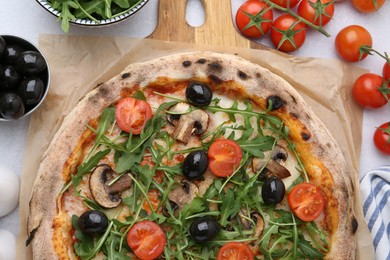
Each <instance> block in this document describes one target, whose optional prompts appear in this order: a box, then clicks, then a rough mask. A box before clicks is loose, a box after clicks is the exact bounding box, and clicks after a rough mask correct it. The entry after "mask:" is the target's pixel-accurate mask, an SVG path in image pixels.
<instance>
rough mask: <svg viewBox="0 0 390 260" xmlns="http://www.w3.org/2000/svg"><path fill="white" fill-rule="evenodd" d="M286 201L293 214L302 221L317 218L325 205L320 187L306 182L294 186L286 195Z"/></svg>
mask: <svg viewBox="0 0 390 260" xmlns="http://www.w3.org/2000/svg"><path fill="white" fill-rule="evenodd" d="M287 201H288V205H289V206H290V209H291V210H292V212H293V213H294V215H295V216H297V217H298V218H300V219H301V220H303V221H313V220H315V219H316V218H318V217H319V216H320V215H321V212H322V211H323V209H324V205H325V199H324V196H323V195H322V193H321V190H320V188H319V187H317V186H316V185H314V184H311V183H307V182H303V183H300V184H298V185H296V186H294V187H293V188H292V189H291V191H290V193H289V194H288V196H287Z"/></svg>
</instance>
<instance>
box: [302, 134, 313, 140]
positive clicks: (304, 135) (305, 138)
mask: <svg viewBox="0 0 390 260" xmlns="http://www.w3.org/2000/svg"><path fill="white" fill-rule="evenodd" d="M301 137H302V140H304V141H309V139H310V138H311V134H310V133H307V132H302V133H301Z"/></svg>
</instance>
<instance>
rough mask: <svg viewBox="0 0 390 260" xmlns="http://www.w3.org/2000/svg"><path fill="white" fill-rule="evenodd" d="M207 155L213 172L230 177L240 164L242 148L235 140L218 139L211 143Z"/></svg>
mask: <svg viewBox="0 0 390 260" xmlns="http://www.w3.org/2000/svg"><path fill="white" fill-rule="evenodd" d="M207 155H208V157H209V167H210V170H211V172H212V173H214V174H215V175H216V176H219V177H228V176H230V175H232V174H233V172H234V171H235V169H237V168H238V166H239V165H240V161H241V159H242V150H241V148H240V146H239V145H238V144H237V143H236V142H235V141H232V140H228V139H225V140H217V141H215V142H214V143H212V144H211V146H210V148H209V151H208V154H207Z"/></svg>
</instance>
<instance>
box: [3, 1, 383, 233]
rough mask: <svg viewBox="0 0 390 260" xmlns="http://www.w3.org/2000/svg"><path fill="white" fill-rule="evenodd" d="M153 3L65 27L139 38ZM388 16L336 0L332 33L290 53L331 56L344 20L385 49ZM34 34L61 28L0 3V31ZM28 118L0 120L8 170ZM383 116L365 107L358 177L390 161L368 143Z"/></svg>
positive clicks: (18, 163) (10, 220)
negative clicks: (115, 19)
mask: <svg viewBox="0 0 390 260" xmlns="http://www.w3.org/2000/svg"><path fill="white" fill-rule="evenodd" d="M172 1H173V0H172ZM176 1H184V0H176ZM198 1H199V0H188V2H189V7H190V8H188V9H187V19H188V20H189V23H190V24H191V25H200V24H201V23H202V21H203V20H204V13H203V12H201V11H199V7H200V6H201V5H200V4H199V2H198ZM214 1H218V0H214ZM243 2H245V0H232V6H233V10H232V13H233V14H234V13H235V11H236V10H237V8H238V7H239V5H240V4H241V3H243ZM157 6H158V0H150V1H149V2H148V3H147V5H146V6H145V7H144V8H143V9H141V10H140V11H139V12H138V13H136V14H135V15H134V16H132V17H130V18H129V19H127V20H126V21H124V22H122V23H119V24H116V25H114V26H110V27H103V28H86V27H77V26H74V25H72V26H71V27H70V34H77V35H109V36H128V37H145V36H147V35H149V34H150V33H152V32H153V30H154V28H155V25H156V22H157ZM389 14H390V2H389V1H387V2H386V3H385V4H384V6H383V7H382V9H380V10H379V11H378V12H377V13H373V14H368V15H365V14H361V13H358V12H357V11H356V10H355V9H353V7H352V6H351V3H350V1H347V0H342V1H340V2H337V3H336V10H335V16H334V20H333V21H332V22H331V23H330V24H329V25H327V27H326V29H327V30H328V32H329V33H330V34H331V35H332V37H330V38H326V37H324V36H322V35H321V34H319V33H317V32H313V31H312V32H309V33H308V35H307V40H306V41H307V42H306V43H305V45H304V46H303V47H302V48H301V49H300V50H299V51H297V52H295V53H294V55H298V56H313V57H325V58H337V55H336V53H335V50H334V39H335V35H336V34H337V32H338V31H339V30H340V29H342V28H343V27H345V26H347V25H350V24H359V25H362V26H364V27H365V28H367V29H368V30H369V31H370V32H371V34H372V37H373V41H374V47H375V48H376V49H378V50H379V51H381V52H383V51H387V52H390V33H389V32H390V29H389V28H390V16H389ZM214 15H215V14H214ZM218 15H230V14H218ZM39 33H50V34H62V33H63V32H62V31H61V28H60V25H59V23H57V22H56V19H55V18H54V17H53V16H52V15H51V14H49V13H48V12H47V11H45V10H44V9H43V8H42V7H41V6H40V5H39V4H38V3H37V2H36V1H34V0H11V1H10V0H8V1H7V0H1V1H0V34H12V35H17V36H21V37H24V38H26V39H28V40H31V41H32V42H34V43H36V44H37V43H38V35H39ZM261 42H262V43H263V44H266V45H269V46H271V45H270V44H271V43H270V41H269V40H267V39H264V40H261ZM358 65H359V66H362V67H365V68H368V69H370V70H371V71H372V72H374V73H378V74H380V73H381V70H382V66H383V61H382V60H381V59H380V58H379V57H368V58H367V59H366V60H364V61H363V62H360V63H359V64H358ZM29 119H30V118H25V119H23V120H19V121H14V122H0V165H4V166H8V167H10V168H12V169H13V170H15V171H16V172H17V173H18V174H19V175H20V174H21V170H22V162H23V155H24V153H25V152H29V153H33V152H34V151H24V146H25V143H26V138H27V129H28V125H29ZM388 120H390V105H389V104H388V105H386V106H385V107H384V108H382V109H379V110H375V111H374V110H371V111H365V113H364V129H363V146H362V153H361V160H360V175H363V174H364V173H366V172H367V171H368V170H371V169H374V168H375V167H378V166H381V165H386V164H390V157H386V156H384V155H381V154H380V153H379V152H377V150H376V149H375V147H374V145H373V142H372V136H373V133H374V131H375V127H376V126H379V125H380V124H382V123H384V122H385V121H388ZM0 178H1V176H0ZM18 223H19V217H18V210H17V209H16V210H14V211H13V212H12V213H11V214H9V215H7V216H5V217H2V218H0V229H6V230H9V231H11V232H12V233H14V234H15V235H17V233H18V231H19V224H18Z"/></svg>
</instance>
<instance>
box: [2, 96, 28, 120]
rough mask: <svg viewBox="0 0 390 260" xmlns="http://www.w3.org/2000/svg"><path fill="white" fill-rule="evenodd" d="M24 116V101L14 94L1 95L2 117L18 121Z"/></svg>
mask: <svg viewBox="0 0 390 260" xmlns="http://www.w3.org/2000/svg"><path fill="white" fill-rule="evenodd" d="M23 114H24V104H23V100H22V99H21V98H20V97H19V96H18V95H16V94H15V93H12V92H7V93H1V94H0V115H1V116H2V117H3V118H5V119H8V120H12V119H18V118H19V117H21V116H23Z"/></svg>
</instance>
